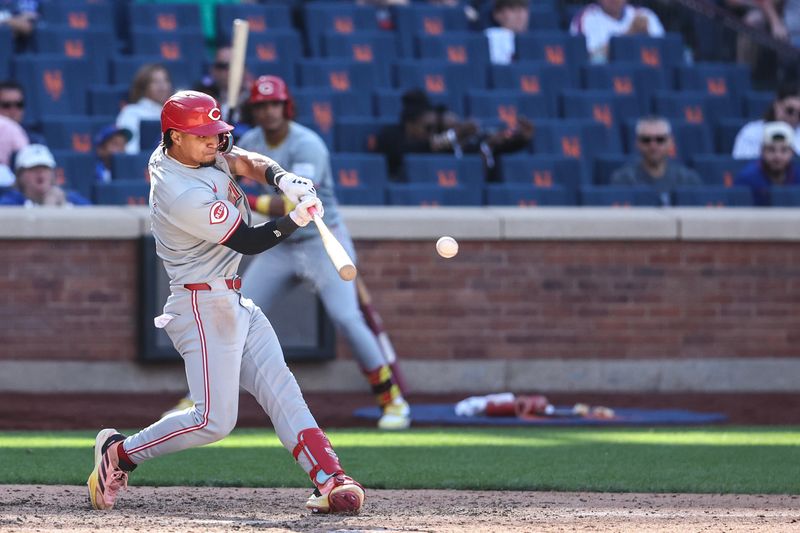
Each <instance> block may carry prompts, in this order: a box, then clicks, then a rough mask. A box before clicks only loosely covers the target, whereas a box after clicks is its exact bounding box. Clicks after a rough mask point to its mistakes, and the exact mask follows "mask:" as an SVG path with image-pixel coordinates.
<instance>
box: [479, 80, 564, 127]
mask: <svg viewBox="0 0 800 533" xmlns="http://www.w3.org/2000/svg"><path fill="white" fill-rule="evenodd" d="M466 104H467V106H466V108H467V113H466V114H467V116H469V117H471V118H477V119H494V120H499V121H502V122H503V124H504V125H505V126H507V127H509V128H516V127H517V119H518V117H519V116H524V117H527V118H529V119H534V118H554V117H553V115H552V114H551V113H553V111H554V110H553V109H552V107H550V106H549V105H548V104H549V102H548V101H547V98H546V97H545V96H543V95H539V96H532V95H527V94H525V93H523V92H522V91H512V90H502V89H494V90H490V91H469V92H468V93H467V99H466Z"/></svg>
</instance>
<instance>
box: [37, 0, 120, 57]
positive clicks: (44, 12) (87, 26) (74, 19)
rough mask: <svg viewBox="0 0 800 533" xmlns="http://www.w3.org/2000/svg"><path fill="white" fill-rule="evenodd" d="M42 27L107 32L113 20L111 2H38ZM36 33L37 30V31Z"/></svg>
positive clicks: (73, 0)
mask: <svg viewBox="0 0 800 533" xmlns="http://www.w3.org/2000/svg"><path fill="white" fill-rule="evenodd" d="M39 4H40V14H41V18H40V19H39V20H40V22H41V23H42V26H48V27H52V26H61V27H66V28H71V29H73V30H81V31H83V30H97V29H101V30H108V29H111V25H112V24H113V20H114V9H113V6H112V5H111V2H92V1H88V0H83V1H80V0H71V1H69V2H52V1H51V2H39ZM37 31H38V30H37ZM106 46H108V45H106Z"/></svg>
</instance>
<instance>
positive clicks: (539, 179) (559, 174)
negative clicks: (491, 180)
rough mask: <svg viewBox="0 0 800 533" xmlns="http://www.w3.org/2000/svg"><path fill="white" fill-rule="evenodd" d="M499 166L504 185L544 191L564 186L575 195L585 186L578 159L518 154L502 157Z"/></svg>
mask: <svg viewBox="0 0 800 533" xmlns="http://www.w3.org/2000/svg"><path fill="white" fill-rule="evenodd" d="M499 166H500V172H499V176H500V181H502V182H503V183H508V184H514V185H527V186H529V187H535V188H540V189H550V188H552V187H562V188H564V189H565V190H567V191H572V192H575V191H577V190H578V187H580V185H581V167H580V164H579V163H578V161H576V160H575V159H569V158H566V157H561V156H551V155H541V154H537V155H533V154H522V153H516V154H506V155H503V156H501V157H500V161H499Z"/></svg>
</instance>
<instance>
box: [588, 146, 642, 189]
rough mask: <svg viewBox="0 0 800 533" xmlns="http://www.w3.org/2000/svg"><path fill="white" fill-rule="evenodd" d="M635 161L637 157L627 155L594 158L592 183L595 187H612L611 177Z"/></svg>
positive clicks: (608, 155)
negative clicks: (619, 169)
mask: <svg viewBox="0 0 800 533" xmlns="http://www.w3.org/2000/svg"><path fill="white" fill-rule="evenodd" d="M633 160H635V156H631V155H627V154H605V153H604V154H601V155H598V156H597V157H595V158H594V164H593V165H592V183H593V184H594V185H610V184H611V176H613V175H614V172H615V171H616V170H617V169H618V168H621V167H623V166H624V165H627V164H628V163H630V162H631V161H633Z"/></svg>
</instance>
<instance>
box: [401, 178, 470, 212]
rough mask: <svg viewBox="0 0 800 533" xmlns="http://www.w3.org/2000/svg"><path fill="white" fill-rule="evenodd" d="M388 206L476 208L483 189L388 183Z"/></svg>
mask: <svg viewBox="0 0 800 533" xmlns="http://www.w3.org/2000/svg"><path fill="white" fill-rule="evenodd" d="M387 195H388V199H389V204H390V205H418V206H423V207H437V206H478V205H483V187H480V188H478V187H475V188H473V187H450V188H443V187H439V186H438V185H434V184H430V183H390V184H389V185H388V186H387Z"/></svg>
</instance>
